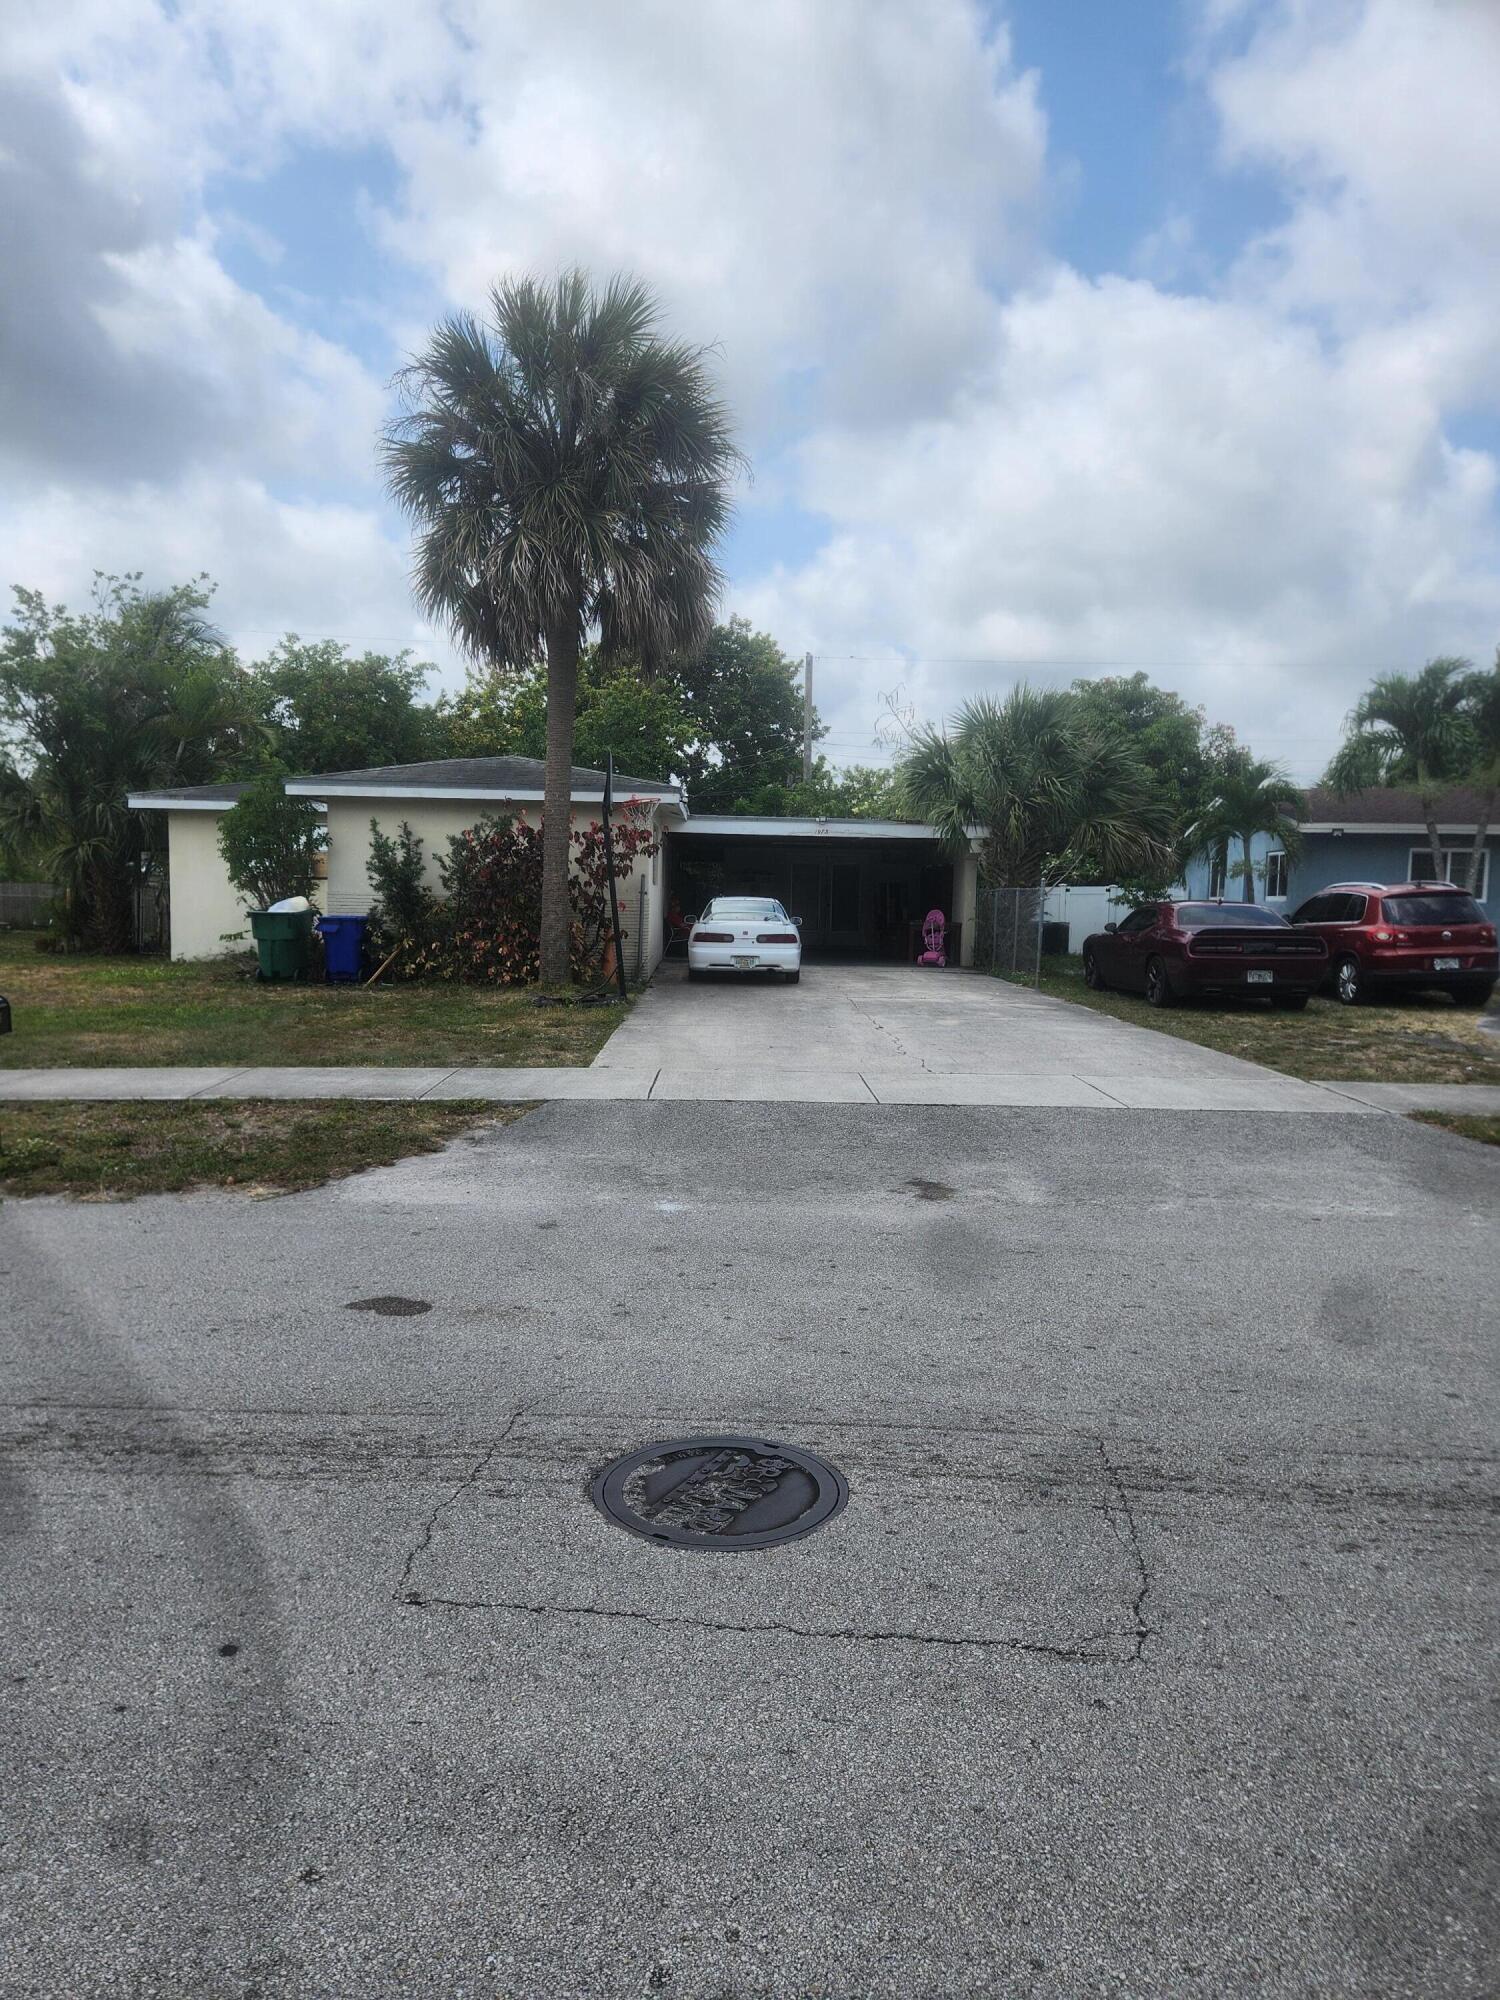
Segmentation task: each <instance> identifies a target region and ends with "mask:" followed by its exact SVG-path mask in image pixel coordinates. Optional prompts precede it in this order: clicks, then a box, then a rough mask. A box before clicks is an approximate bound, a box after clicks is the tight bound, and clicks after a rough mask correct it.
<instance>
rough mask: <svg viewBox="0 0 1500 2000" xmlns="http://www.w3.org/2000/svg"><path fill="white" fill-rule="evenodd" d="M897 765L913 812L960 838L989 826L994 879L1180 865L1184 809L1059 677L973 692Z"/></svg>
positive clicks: (1104, 874)
mask: <svg viewBox="0 0 1500 2000" xmlns="http://www.w3.org/2000/svg"><path fill="white" fill-rule="evenodd" d="M898 777H899V785H900V796H901V798H902V800H903V802H904V804H905V806H906V810H907V815H908V816H909V817H911V818H913V819H921V820H926V821H928V822H929V823H931V824H932V825H934V826H936V827H937V828H938V829H939V830H940V832H941V833H942V834H943V836H944V838H945V840H946V842H947V844H948V845H949V847H950V848H953V849H956V850H957V849H962V848H964V847H965V846H967V844H968V842H969V840H970V838H971V837H972V836H973V835H974V834H975V833H976V832H977V833H978V834H979V836H980V838H981V840H982V843H983V844H982V847H981V860H980V865H981V869H982V871H983V873H984V876H985V878H986V880H987V881H988V882H990V883H991V884H993V885H994V886H996V887H1004V886H1011V887H1030V886H1032V885H1034V884H1048V883H1052V882H1060V881H1067V880H1071V881H1075V882H1122V881H1131V880H1137V879H1140V878H1142V877H1149V876H1151V875H1153V874H1154V875H1160V874H1162V873H1164V872H1166V873H1170V869H1171V867H1172V863H1173V859H1174V856H1173V847H1172V842H1173V835H1174V832H1175V824H1174V818H1173V814H1172V811H1171V809H1170V807H1169V805H1168V804H1167V802H1166V801H1165V800H1164V799H1163V797H1162V796H1161V794H1160V792H1159V791H1158V789H1157V787H1156V786H1155V784H1154V783H1153V780H1152V776H1151V773H1150V771H1149V770H1148V767H1147V766H1146V764H1145V763H1144V762H1143V761H1142V759H1141V758H1140V756H1139V755H1138V753H1137V752H1136V750H1135V749H1134V747H1133V746H1132V745H1131V744H1130V743H1128V742H1127V741H1126V740H1125V739H1124V738H1123V737H1122V736H1121V735H1119V734H1118V733H1111V732H1109V731H1102V730H1100V729H1099V727H1098V726H1097V724H1096V723H1093V722H1091V721H1090V720H1089V719H1088V718H1087V717H1086V715H1085V714H1084V712H1083V709H1082V707H1081V704H1080V703H1079V700H1078V697H1077V696H1076V695H1075V694H1071V693H1067V692H1065V691H1063V690H1061V689H1049V690H1037V689H1035V688H1030V687H1027V686H1025V685H1024V684H1022V685H1020V686H1017V687H1015V688H1013V689H1012V690H1011V692H1010V693H1009V694H1008V695H1007V696H1006V697H1005V699H1004V700H1003V701H998V702H997V701H994V700H992V699H990V698H989V697H987V696H981V697H980V698H979V699H977V700H975V701H970V702H966V703H965V704H964V706H963V707H962V708H961V709H960V710H959V711H958V714H957V715H956V716H955V717H954V718H953V721H952V722H951V723H950V725H949V727H948V728H947V729H946V730H938V729H934V728H931V727H927V728H923V729H919V730H918V731H917V732H916V734H915V736H914V738H913V741H912V744H911V747H910V748H909V749H908V750H907V752H906V753H905V755H904V756H903V757H902V759H901V761H900V764H899V766H898Z"/></svg>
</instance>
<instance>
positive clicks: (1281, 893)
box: [1266, 847, 1291, 903]
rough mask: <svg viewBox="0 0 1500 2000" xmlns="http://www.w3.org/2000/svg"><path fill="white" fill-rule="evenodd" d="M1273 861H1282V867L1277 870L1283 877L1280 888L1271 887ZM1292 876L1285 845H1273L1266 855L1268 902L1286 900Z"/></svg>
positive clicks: (1282, 901)
mask: <svg viewBox="0 0 1500 2000" xmlns="http://www.w3.org/2000/svg"><path fill="white" fill-rule="evenodd" d="M1273 861H1279V862H1280V863H1281V867H1280V869H1279V870H1278V871H1277V872H1278V873H1279V874H1280V877H1281V887H1280V888H1279V889H1273V888H1272V887H1271V863H1272V862H1273ZM1290 878H1291V870H1290V868H1289V867H1288V866H1287V858H1286V849H1285V848H1284V847H1273V848H1272V849H1271V851H1270V853H1269V854H1267V856H1266V901H1267V902H1268V903H1270V902H1273V901H1274V902H1277V903H1284V902H1285V901H1286V891H1287V883H1288V881H1289V880H1290Z"/></svg>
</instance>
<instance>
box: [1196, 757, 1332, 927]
mask: <svg viewBox="0 0 1500 2000" xmlns="http://www.w3.org/2000/svg"><path fill="white" fill-rule="evenodd" d="M1305 810H1306V805H1305V801H1304V800H1303V797H1302V794H1301V793H1300V792H1299V791H1298V790H1297V787H1296V786H1295V785H1294V784H1293V783H1292V780H1291V779H1290V777H1288V775H1287V773H1286V772H1285V771H1284V770H1283V769H1282V768H1281V766H1280V765H1279V764H1269V763H1266V762H1264V761H1263V760H1261V759H1258V758H1255V757H1252V756H1251V755H1250V753H1249V751H1248V750H1243V749H1240V748H1238V747H1236V748H1235V749H1233V750H1232V751H1230V753H1229V754H1228V755H1227V756H1226V757H1225V758H1224V759H1223V760H1222V762H1221V763H1220V766H1219V770H1218V773H1217V775H1216V777H1215V780H1214V795H1213V797H1212V798H1211V799H1210V801H1209V803H1208V806H1207V809H1206V810H1205V811H1204V812H1203V813H1202V814H1201V815H1200V816H1199V818H1198V819H1197V820H1196V821H1195V822H1194V824H1193V826H1192V827H1191V829H1190V830H1189V844H1190V846H1191V849H1192V851H1193V852H1195V853H1199V854H1203V853H1210V852H1212V853H1223V852H1226V851H1227V849H1228V847H1229V845H1230V843H1231V842H1233V841H1236V840H1237V841H1238V842H1239V843H1240V850H1241V855H1242V859H1241V860H1240V861H1239V863H1238V864H1237V865H1236V867H1235V870H1234V872H1235V874H1236V875H1238V876H1239V878H1240V882H1241V891H1240V894H1241V898H1242V900H1243V901H1244V902H1247V903H1253V902H1254V901H1255V865H1254V863H1253V861H1252V860H1251V858H1250V851H1251V845H1252V843H1253V841H1254V839H1255V836H1256V835H1257V834H1259V833H1269V834H1270V835H1272V836H1273V838H1275V839H1277V840H1279V841H1280V842H1281V844H1282V846H1283V847H1284V848H1285V850H1286V852H1287V853H1288V854H1295V853H1296V852H1297V848H1298V846H1299V844H1300V836H1299V834H1298V831H1297V819H1298V817H1299V816H1300V815H1301V814H1302V813H1303V812H1305Z"/></svg>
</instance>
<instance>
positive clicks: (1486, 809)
mask: <svg viewBox="0 0 1500 2000" xmlns="http://www.w3.org/2000/svg"><path fill="white" fill-rule="evenodd" d="M1497 793H1500V785H1491V786H1490V788H1489V790H1488V791H1487V792H1485V794H1484V795H1483V797H1482V798H1481V800H1480V802H1479V816H1478V818H1477V819H1476V821H1475V823H1474V852H1473V853H1472V854H1471V855H1470V857H1469V879H1468V881H1467V883H1466V884H1465V885H1464V886H1465V887H1466V888H1467V889H1468V891H1469V893H1470V894H1471V895H1474V896H1477V895H1478V894H1479V878H1480V876H1481V875H1482V874H1483V873H1484V844H1485V842H1486V841H1487V840H1488V839H1489V837H1490V821H1491V820H1492V819H1493V817H1494V814H1495V797H1496V794H1497ZM1487 886H1488V885H1487Z"/></svg>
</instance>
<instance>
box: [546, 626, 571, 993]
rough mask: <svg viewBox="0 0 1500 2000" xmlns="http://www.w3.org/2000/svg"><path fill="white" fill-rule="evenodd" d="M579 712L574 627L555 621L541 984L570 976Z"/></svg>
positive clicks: (550, 655) (550, 652)
mask: <svg viewBox="0 0 1500 2000" xmlns="http://www.w3.org/2000/svg"><path fill="white" fill-rule="evenodd" d="M577 712H578V625H577V621H576V619H574V618H571V617H570V618H568V619H567V620H565V621H559V622H558V624H556V625H555V626H554V627H553V629H552V630H551V631H550V632H549V633H548V634H547V778H546V784H545V788H544V795H543V803H542V935H541V975H540V976H541V983H542V985H543V986H566V985H567V984H568V982H569V980H570V979H571V978H572V976H573V954H572V946H571V933H572V928H573V906H572V901H571V899H570V897H569V894H568V871H569V864H570V861H571V859H572V852H573V724H574V721H575V719H576V717H577Z"/></svg>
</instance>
